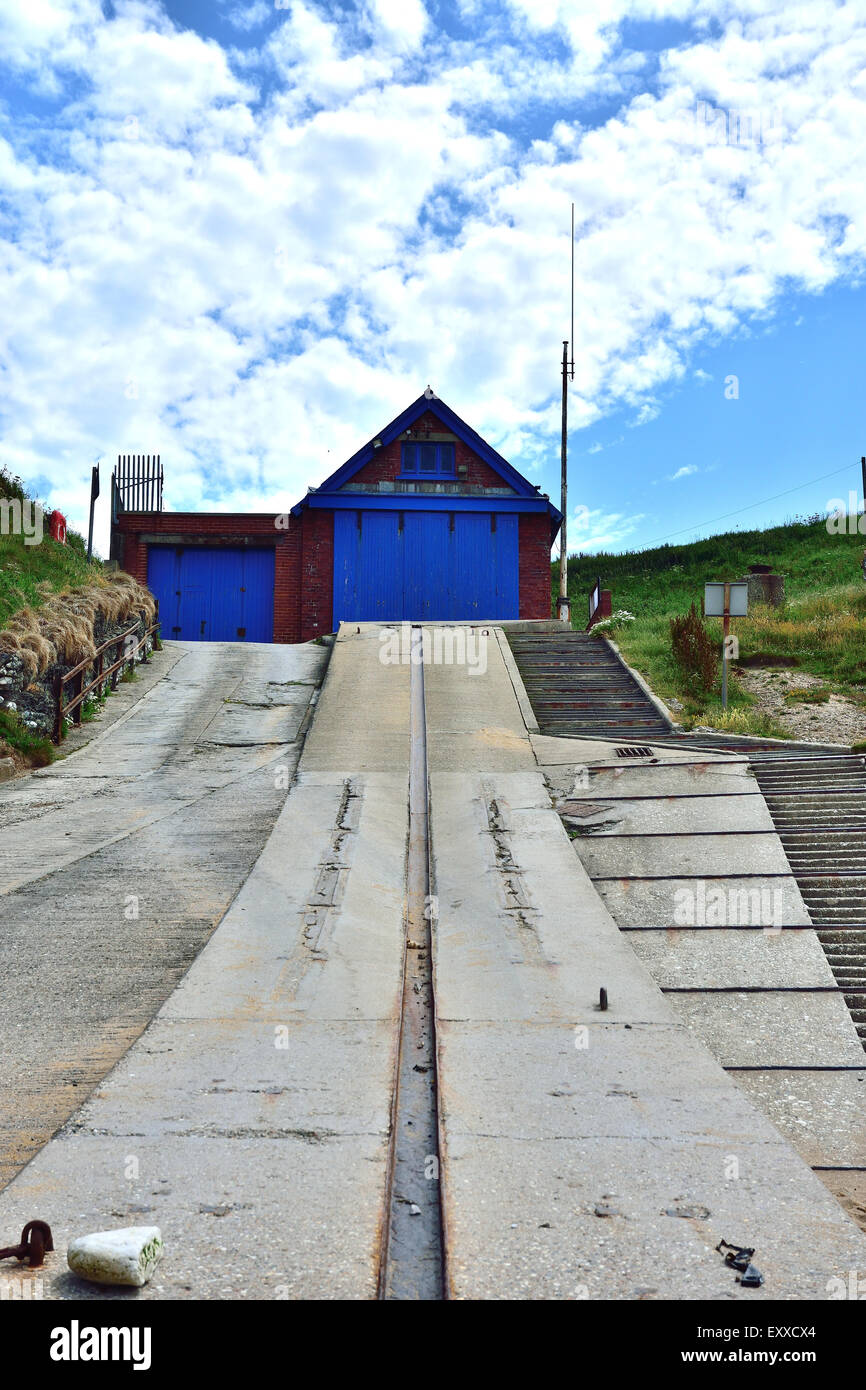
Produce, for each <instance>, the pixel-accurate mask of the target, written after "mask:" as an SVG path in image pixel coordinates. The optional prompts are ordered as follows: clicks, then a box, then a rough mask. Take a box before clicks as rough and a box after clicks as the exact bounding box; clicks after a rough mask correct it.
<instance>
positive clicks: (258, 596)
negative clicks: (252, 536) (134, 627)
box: [147, 546, 274, 642]
mask: <svg viewBox="0 0 866 1390" xmlns="http://www.w3.org/2000/svg"><path fill="white" fill-rule="evenodd" d="M147 582H148V585H149V587H150V589H151V591H152V593H153V594H154V595H155V596H156V598H158V599H159V613H160V618H161V620H162V635H163V637H167V638H176V639H177V640H178V641H182V642H196V641H211V642H271V641H273V635H274V552H273V550H241V549H240V548H227V549H216V548H206V547H205V548H201V549H199V548H198V547H192V546H190V547H189V548H188V549H173V548H169V547H167V546H151V547H150V549H149V553H148V567H147Z"/></svg>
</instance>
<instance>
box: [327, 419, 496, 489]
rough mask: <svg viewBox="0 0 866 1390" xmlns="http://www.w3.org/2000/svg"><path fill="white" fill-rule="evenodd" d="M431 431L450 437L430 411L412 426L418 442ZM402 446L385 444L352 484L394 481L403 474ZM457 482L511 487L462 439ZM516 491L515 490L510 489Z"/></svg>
mask: <svg viewBox="0 0 866 1390" xmlns="http://www.w3.org/2000/svg"><path fill="white" fill-rule="evenodd" d="M425 430H430V431H432V433H433V434H449V433H450V431H449V429H448V426H447V425H445V424H443V423H442V421H441V420H440V419H439V418H438V417H437V416H436V415H434V414H433V412H432V410H428V411H426V412H425V414H423V415H422V416H421V417H420V418H419V419H418V420H416V422H415V424H414V425H413V426H412V433H413V435H414V436H415V438H416V439H421V440H423V438H424V431H425ZM402 443H403V441H402V440H400V439H395V440H393V441H392V442H391V443H390V444H383V446H382V448H381V449H377V450H376V453H375V454H374V455H373V457H372V458H371V460H370V462H369V463H365V464H364V467H363V468H361V469H359V470H358V472H357V473H356V474H355V476H354V478H353V479H352V482H353V483H381V482H392V481H393V480H394V479H395V478H396V477H397V476H398V475H399V473H400V464H401V456H402ZM464 463H465V464H466V467H467V469H468V472H466V473H461V472H460V471H459V470H460V466H461V464H464ZM454 479H455V482H458V483H472V484H474V485H475V486H478V487H498V488H506V487H508V484H507V483H506V481H505V479H504V478H503V477H502V476H501V474H499V473H497V472H496V470H495V469H494V468H491V467H490V464H489V463H485V462H484V460H483V459H480V458H479V457H478V455H477V454H476V453H475V452H474V451H473V450H472V449H470V448H469V447H468V445H466V444H464V443H463V441H462V439H458V440H457V443H456V445H455V473H454ZM509 491H513V489H509Z"/></svg>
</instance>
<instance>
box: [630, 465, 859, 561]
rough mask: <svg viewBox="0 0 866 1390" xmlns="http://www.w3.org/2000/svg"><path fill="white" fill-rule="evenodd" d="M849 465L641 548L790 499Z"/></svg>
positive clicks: (846, 470)
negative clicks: (769, 503) (791, 496)
mask: <svg viewBox="0 0 866 1390" xmlns="http://www.w3.org/2000/svg"><path fill="white" fill-rule="evenodd" d="M850 467H851V465H850V464H846V465H845V467H844V468H834V469H833V472H832V473H822V474H821V476H820V478H810V479H809V481H808V482H807V483H798V484H797V486H796V487H789V488H786V490H785V491H784V492H777V493H774V495H773V496H772V497H763V498H762V499H761V501H760V502H750V503H749V505H748V506H747V507H737V508H736V510H735V511H733V512H724V513H723V514H722V516H714V517H713V519H712V521H700V522H698V523H697V524H696V525H695V526H683V527H682V528H681V530H679V531H669V532H668V534H667V535H666V536H657V537H656V539H655V540H652V541H647V543H646V545H644V546H643V547H642V548H643V549H644V550H649V548H650V546H653V545H661V544H663V542H664V541H668V540H670V538H671V536H682V535H684V534H685V532H686V531H697V530H701V529H702V528H703V527H704V526H715V524H716V522H717V521H727V520H728V518H729V517H732V516H740V515H741V513H742V512H750V511H752V510H753V508H755V507H763V506H765V505H766V503H767V502H777V501H778V500H779V498H780V497H790V495H791V493H792V492H802V491H803V488H804V487H812V486H813V485H814V484H815V483H823V481H824V479H825V478H835V477H837V476H838V475H839V474H840V473H847V472H848V470H849V468H850Z"/></svg>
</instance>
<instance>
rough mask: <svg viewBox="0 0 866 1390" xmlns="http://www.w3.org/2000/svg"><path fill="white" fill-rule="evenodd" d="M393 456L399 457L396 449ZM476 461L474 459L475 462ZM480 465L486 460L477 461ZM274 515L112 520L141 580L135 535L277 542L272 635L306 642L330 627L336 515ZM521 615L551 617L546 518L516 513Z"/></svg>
mask: <svg viewBox="0 0 866 1390" xmlns="http://www.w3.org/2000/svg"><path fill="white" fill-rule="evenodd" d="M398 461H399V455H398ZM479 463H480V460H479ZM482 466H484V467H486V465H482ZM274 520H275V518H274V515H273V514H272V513H268V514H258V515H251V516H243V515H226V514H220V513H207V514H204V513H200V512H159V513H153V512H149V513H144V512H137V513H136V512H128V513H127V514H126V515H125V516H123V517H122V518H121V519H120V521H119V523H118V530H119V532H120V534H121V535H122V536H123V543H124V556H123V568H124V569H125V570H127V571H128V572H129V573H130V574H134V575H135V577H136V578H137V579H138V580H140V581H141V583H143V584H144V583H146V582H147V545H146V544H145V543H144V542H143V541H141V540H140V539H139V537H140V534H141V533H144V534H159V535H165V536H177V537H179V538H180V540H181V543H182V541H183V539H184V538H187V537H188V538H209V537H213V538H214V543H215V544H217V543H218V540H219V539H223V538H225V541H226V543H227V544H233V543H237V542H238V541H243V539H244V538H249V539H262V540H264V539H268V540H273V541H274V545H275V584H274V641H275V642H309V641H310V640H311V639H312V638H313V637H318V636H319V635H320V634H322V633H326V632H330V631H331V630H332V624H333V587H334V578H333V576H334V514H333V512H330V511H319V510H317V509H314V508H312V507H307V508H305V509H304V510H303V511H302V512H301V514H300V516H297V517H290V518H289V525H288V528H287V529H281V528H277V527H275V525H274ZM518 524H519V531H518V544H519V594H520V606H519V614H520V617H521V618H549V617H550V616H551V601H550V521H549V518H548V517H547V515H546V514H544V513H542V514H539V515H535V514H529V513H524V514H521V515H520V517H519V523H518Z"/></svg>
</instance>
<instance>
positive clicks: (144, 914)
mask: <svg viewBox="0 0 866 1390" xmlns="http://www.w3.org/2000/svg"><path fill="white" fill-rule="evenodd" d="M167 650H168V652H169V653H170V654H171V655H172V656H175V655H176V657H177V658H178V659H177V660H176V661H175V662H173V663H172V662H169V663H168V664H169V666H170V669H169V671H168V673H167V674H166V676H165V678H164V679H163V680H161V681H160V682H158V683H157V684H155V685H154V686H153V688H152V689H151V690H150V691H149V693H148V694H147V695H146V696H145V697H144V698H143V699H140V700H138V701H137V702H135V703H134V704H132V705H131V706H130V708H129V709H128V711H127V712H126V713H125V714H124V715H123V716H122V717H121V718H119V719H118V720H117V721H116V722H115V723H113V725H112V726H111V727H110V728H107V729H105V730H103V731H102V732H100V733H99V734H98V735H97V736H96V737H95V738H94V739H93V740H92V741H91V742H90V743H89V744H88V745H87V746H86V747H85V748H83V749H81V750H80V751H78V752H75V753H73V754H72V755H71V756H70V757H68V758H65V759H63V760H62V761H60V762H57V763H55V764H53V765H52V766H51V767H48V768H45V769H44V770H42V771H41V772H39V773H36V774H34V775H33V776H32V777H30V778H28V779H26V780H21V781H17V782H15V783H14V784H12V785H11V786H8V787H4V788H3V789H2V791H0V921H2V928H0V1020H2V1023H0V1026H2V1034H3V1038H4V1046H3V1049H2V1053H0V1089H2V1092H3V1095H4V1101H5V1103H4V1106H3V1112H2V1117H0V1177H2V1180H3V1181H8V1180H9V1178H10V1177H12V1175H13V1174H14V1173H15V1172H16V1171H17V1170H18V1169H19V1168H20V1167H21V1165H22V1163H24V1162H26V1160H27V1159H28V1158H29V1157H30V1156H31V1155H32V1154H33V1153H34V1152H36V1150H38V1148H39V1147H40V1146H41V1145H42V1144H43V1143H44V1142H45V1140H46V1139H47V1138H48V1137H49V1136H50V1135H51V1133H52V1132H53V1131H54V1130H55V1129H56V1128H57V1126H58V1125H59V1124H61V1123H62V1121H63V1120H65V1119H66V1117H67V1116H68V1115H69V1114H70V1113H71V1112H72V1111H73V1110H74V1109H75V1107H76V1106H77V1105H78V1104H80V1102H81V1100H82V1099H83V1098H84V1097H85V1096H86V1095H87V1093H88V1091H89V1090H90V1088H91V1087H92V1086H93V1085H94V1084H96V1083H97V1082H98V1081H99V1080H100V1079H101V1078H102V1077H103V1076H104V1075H105V1074H106V1072H107V1071H108V1070H109V1069H110V1068H111V1066H112V1065H113V1064H114V1063H115V1062H116V1061H117V1060H118V1058H120V1057H121V1056H122V1055H123V1053H124V1052H125V1051H126V1049H127V1048H128V1046H129V1044H130V1043H131V1042H132V1041H133V1039H134V1038H135V1037H137V1036H138V1034H139V1033H140V1032H141V1030H142V1029H143V1028H144V1027H145V1025H146V1024H147V1023H148V1022H149V1020H150V1019H151V1018H152V1017H153V1015H154V1013H155V1012H156V1010H157V1009H158V1008H159V1006H160V1004H161V1003H162V1002H163V1001H164V1000H165V998H166V997H167V996H168V995H169V994H170V992H171V990H172V988H173V987H174V985H175V984H176V983H177V981H178V979H179V978H180V976H181V975H182V974H183V972H184V971H185V970H186V969H187V967H188V966H189V964H190V962H191V961H192V960H193V959H194V958H195V956H196V954H197V953H198V951H199V950H200V948H201V946H202V945H203V944H204V942H205V941H206V940H207V938H208V936H209V935H210V933H211V932H212V930H213V928H214V926H215V925H216V923H217V922H218V921H219V919H220V917H221V916H222V914H223V912H224V911H225V909H226V907H227V906H228V904H229V903H230V902H231V899H232V898H233V896H234V894H235V893H236V892H237V890H238V888H239V887H240V885H241V883H242V882H243V880H244V878H245V877H246V875H247V874H248V872H249V870H250V868H251V866H252V865H253V863H254V862H255V860H256V858H257V856H258V854H259V851H260V850H261V848H262V845H263V844H264V842H265V840H266V838H267V836H268V834H269V832H270V830H271V828H272V826H273V823H274V821H275V819H276V817H277V815H278V814H279V811H280V808H281V806H282V804H283V802H284V801H285V798H286V794H287V788H288V785H289V779H290V777H291V775H292V773H293V772H294V767H295V764H296V761H297V756H298V751H299V748H298V745H297V743H296V738H297V733H298V727H299V724H300V720H301V718H302V717H303V712H304V711H305V710H306V709H307V707H308V705H309V702H310V697H311V695H312V694H313V692H314V691H315V690H316V687H317V684H318V682H319V679H320V674H321V671H322V667H323V662H324V657H325V655H326V653H325V652H324V651H323V650H322V649H320V648H316V647H296V648H289V647H271V646H256V645H254V644H250V645H247V646H241V645H238V644H221V643H200V644H191V645H190V646H189V647H188V648H184V647H182V646H178V645H177V644H170V645H169V646H168V648H167ZM251 693H252V695H253V697H254V698H253V699H252V700H251V701H250V703H247V699H248V696H249V695H250V694H251ZM263 693H266V694H267V706H266V707H263V706H264V700H263V698H262V697H263ZM241 727H243V728H244V742H243V746H240V745H239V744H238V731H239V730H240V729H241ZM227 744H228V745H229V746H226V745H227Z"/></svg>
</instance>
